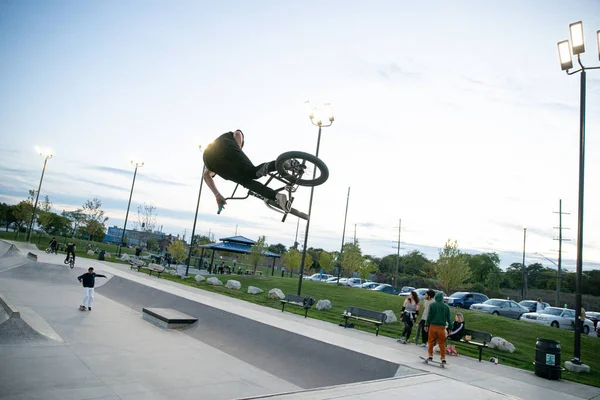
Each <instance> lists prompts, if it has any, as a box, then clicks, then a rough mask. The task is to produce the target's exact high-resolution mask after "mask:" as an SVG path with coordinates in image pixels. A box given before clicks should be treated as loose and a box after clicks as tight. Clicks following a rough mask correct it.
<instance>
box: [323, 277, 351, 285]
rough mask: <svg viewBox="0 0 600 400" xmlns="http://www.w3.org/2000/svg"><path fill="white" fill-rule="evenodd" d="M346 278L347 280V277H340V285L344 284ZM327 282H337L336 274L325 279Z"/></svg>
mask: <svg viewBox="0 0 600 400" xmlns="http://www.w3.org/2000/svg"><path fill="white" fill-rule="evenodd" d="M347 280H348V279H347V278H340V284H341V285H345V284H346V281H347ZM327 283H332V284H337V283H338V278H337V276H334V277H333V278H330V279H327Z"/></svg>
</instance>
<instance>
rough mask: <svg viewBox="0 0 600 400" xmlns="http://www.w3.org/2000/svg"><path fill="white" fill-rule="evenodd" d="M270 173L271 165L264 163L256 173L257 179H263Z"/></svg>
mask: <svg viewBox="0 0 600 400" xmlns="http://www.w3.org/2000/svg"><path fill="white" fill-rule="evenodd" d="M268 173H269V163H264V164H263V165H262V166H261V167H260V168H259V169H258V171H256V177H257V178H262V177H263V176H265V175H267V174H268Z"/></svg>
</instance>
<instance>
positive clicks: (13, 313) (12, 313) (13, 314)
mask: <svg viewBox="0 0 600 400" xmlns="http://www.w3.org/2000/svg"><path fill="white" fill-rule="evenodd" d="M0 305H1V306H2V307H3V308H4V309H5V310H6V312H7V314H8V318H21V313H20V312H19V311H18V310H17V309H16V308H15V306H13V305H12V304H10V303H9V302H8V301H7V300H5V299H4V298H3V297H2V294H1V293H0Z"/></svg>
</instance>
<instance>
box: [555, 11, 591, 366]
mask: <svg viewBox="0 0 600 400" xmlns="http://www.w3.org/2000/svg"><path fill="white" fill-rule="evenodd" d="M569 31H570V36H571V43H569V41H568V40H563V41H561V42H559V43H558V55H559V58H560V63H561V68H562V70H563V71H565V72H566V73H567V75H573V74H576V73H578V72H581V81H580V96H579V193H578V195H579V200H578V206H577V264H576V265H577V269H576V278H575V340H574V351H573V359H572V360H571V363H572V364H576V365H581V364H582V363H581V325H582V321H581V289H582V274H583V199H584V197H583V193H584V180H585V179H584V177H585V174H584V171H585V95H586V70H588V69H600V66H598V67H585V66H584V65H583V64H582V63H581V54H582V53H583V52H585V45H584V40H583V23H582V22H581V21H578V22H575V23H572V24H570V25H569ZM597 40H598V55H599V57H600V30H599V31H598V32H597ZM571 50H572V51H573V55H576V56H577V62H578V64H579V66H580V67H581V68H580V69H578V70H576V71H572V72H569V69H571V68H573V59H572V58H571Z"/></svg>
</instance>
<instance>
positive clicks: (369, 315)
mask: <svg viewBox="0 0 600 400" xmlns="http://www.w3.org/2000/svg"><path fill="white" fill-rule="evenodd" d="M342 317H344V328H347V327H348V319H349V318H352V319H355V320H357V321H362V322H368V323H371V324H374V325H375V326H376V330H375V336H379V327H380V326H381V325H382V324H383V323H384V322H385V320H386V319H387V315H386V314H384V313H381V312H377V311H371V310H365V309H364V308H358V307H352V306H350V307H348V308H347V309H346V311H344V313H343V314H342Z"/></svg>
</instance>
